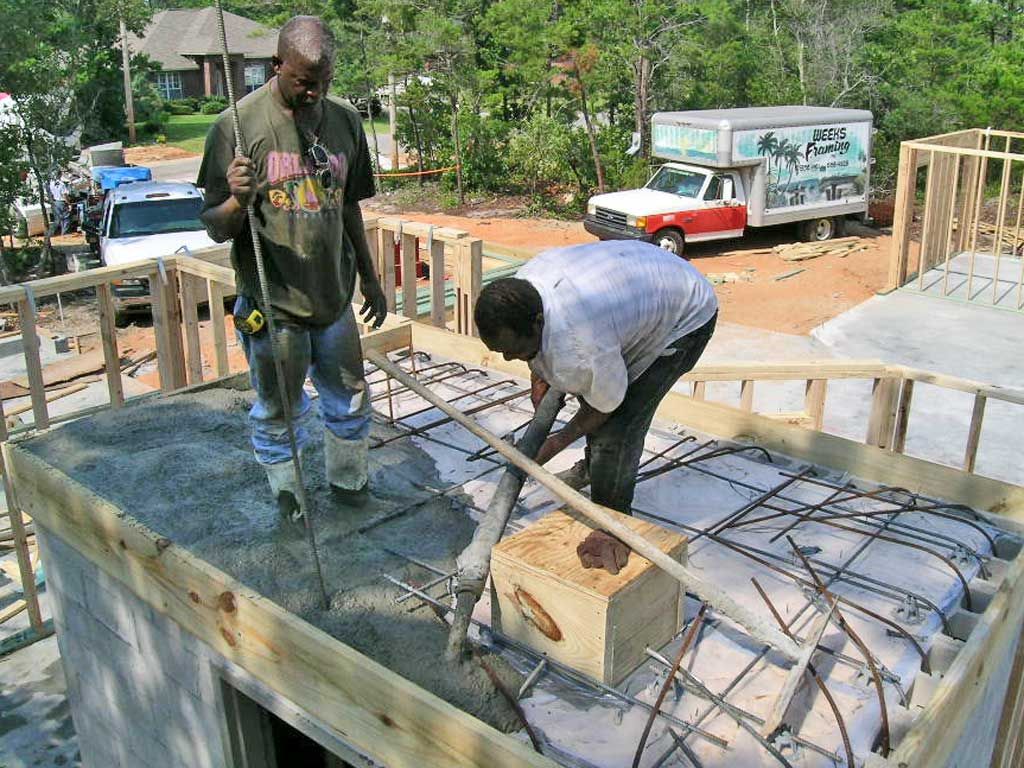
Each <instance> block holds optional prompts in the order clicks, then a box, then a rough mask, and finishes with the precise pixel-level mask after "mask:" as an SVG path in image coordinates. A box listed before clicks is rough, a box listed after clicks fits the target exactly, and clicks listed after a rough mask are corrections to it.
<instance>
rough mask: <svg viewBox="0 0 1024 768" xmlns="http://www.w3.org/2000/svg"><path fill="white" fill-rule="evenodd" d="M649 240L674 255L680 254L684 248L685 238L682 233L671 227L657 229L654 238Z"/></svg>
mask: <svg viewBox="0 0 1024 768" xmlns="http://www.w3.org/2000/svg"><path fill="white" fill-rule="evenodd" d="M651 242H653V243H654V244H655V245H656V246H658V247H659V248H663V249H665V250H666V251H668V252H669V253H674V254H675V255H676V256H682V255H683V249H684V248H686V238H685V237H683V233H682V232H680V231H679V230H678V229H672V228H671V227H666V228H665V229H659V230H658V231H657V232H655V233H654V239H653V240H652V241H651Z"/></svg>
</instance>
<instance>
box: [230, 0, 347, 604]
mask: <svg viewBox="0 0 1024 768" xmlns="http://www.w3.org/2000/svg"><path fill="white" fill-rule="evenodd" d="M216 7H217V27H218V31H219V32H220V45H221V55H222V57H223V60H224V80H225V83H226V84H227V90H228V103H229V104H230V105H231V126H232V128H234V133H235V157H246V153H245V137H244V136H243V135H242V124H241V122H240V121H239V119H238V103H237V102H236V101H235V86H234V83H233V82H232V77H231V59H230V56H229V54H228V38H227V33H226V32H225V31H224V8H223V7H222V6H221V0H216ZM245 213H246V218H247V221H248V224H249V232H250V234H251V236H252V249H253V254H254V256H255V257H256V272H257V274H258V276H259V283H260V295H261V298H262V299H263V314H264V317H265V318H266V320H267V333H268V334H270V349H271V355H272V357H273V358H274V374H275V376H276V378H277V391H278V392H279V393H280V394H281V399H282V403H281V406H282V408H281V410H282V411H283V412H284V424H285V428H286V430H287V432H288V447H289V449H290V450H291V454H292V468H293V469H294V471H295V484H296V486H297V490H298V492H299V507H300V509H301V511H302V523H303V527H304V528H305V529H306V539H307V540H308V542H309V549H310V553H311V554H312V556H313V570H314V571H315V572H316V580H317V584H318V585H319V587H320V597H321V600H322V603H323V608H324V610H327V609H328V608H330V606H331V600H330V598H329V597H328V595H327V586H326V585H325V584H324V575H323V572H322V571H321V570H320V554H319V551H318V550H317V546H316V534H315V533H314V532H313V523H312V519H311V518H312V515H313V509H312V507H311V506H310V503H309V499H308V497H307V495H306V484H305V482H304V481H303V477H302V457H301V456H300V454H299V447H298V441H297V440H296V439H295V424H294V423H293V420H292V412H291V398H290V397H289V393H288V382H287V381H286V380H285V377H284V366H283V365H282V364H281V356H280V355H279V354H278V352H279V351H280V350H279V344H278V340H277V333H276V331H275V322H274V312H273V309H272V307H271V305H270V286H269V284H268V283H267V271H266V267H265V266H264V263H263V248H262V245H261V243H260V238H259V231H258V229H257V227H256V225H257V221H256V209H255V207H254V205H253V203H252V201H250V202H249V203H248V205H246V207H245Z"/></svg>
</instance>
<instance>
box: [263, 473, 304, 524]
mask: <svg viewBox="0 0 1024 768" xmlns="http://www.w3.org/2000/svg"><path fill="white" fill-rule="evenodd" d="M263 469H264V470H265V471H266V473H267V481H268V482H269V483H270V492H271V493H272V494H273V496H274V500H275V501H277V511H278V512H279V513H280V514H281V518H282V519H284V520H287V521H288V522H290V523H301V522H302V515H303V509H302V507H301V506H300V505H299V489H298V486H297V485H296V483H295V462H293V461H291V460H288V461H282V462H280V463H278V464H264V465H263Z"/></svg>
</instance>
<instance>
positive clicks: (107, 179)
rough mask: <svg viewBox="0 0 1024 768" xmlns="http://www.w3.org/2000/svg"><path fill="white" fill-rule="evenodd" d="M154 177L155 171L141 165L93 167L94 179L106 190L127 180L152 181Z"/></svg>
mask: <svg viewBox="0 0 1024 768" xmlns="http://www.w3.org/2000/svg"><path fill="white" fill-rule="evenodd" d="M152 178H153V172H152V171H150V170H149V168H145V167H143V166H141V165H97V166H95V167H94V168H93V169H92V180H93V181H95V182H96V183H97V184H99V185H100V187H102V188H103V191H104V192H106V191H107V190H108V189H114V188H115V187H117V186H119V185H121V184H124V183H125V182H126V181H150V180H152Z"/></svg>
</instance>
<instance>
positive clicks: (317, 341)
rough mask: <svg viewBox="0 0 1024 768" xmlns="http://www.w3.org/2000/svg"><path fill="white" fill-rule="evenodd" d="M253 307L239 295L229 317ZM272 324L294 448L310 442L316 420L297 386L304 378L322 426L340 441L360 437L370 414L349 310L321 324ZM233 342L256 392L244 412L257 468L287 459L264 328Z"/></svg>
mask: <svg viewBox="0 0 1024 768" xmlns="http://www.w3.org/2000/svg"><path fill="white" fill-rule="evenodd" d="M253 306H254V304H253V302H252V300H251V299H248V298H246V297H244V296H239V297H238V299H237V300H236V301H235V314H236V315H238V314H248V313H249V311H251V308H252V307H253ZM275 326H276V331H277V339H278V350H279V354H280V355H281V356H282V364H283V368H284V378H285V387H286V390H287V392H288V394H289V399H290V401H291V402H290V408H291V414H292V419H293V425H294V427H295V439H296V442H297V443H298V447H299V450H300V451H301V450H302V449H303V447H305V446H306V445H308V444H309V443H310V441H311V440H312V434H311V430H312V429H313V427H314V426H315V422H316V417H315V414H314V413H313V403H312V399H311V398H310V396H309V394H308V393H307V392H306V391H305V389H304V388H303V384H304V383H305V381H306V375H307V374H308V375H309V378H310V379H312V381H313V386H314V387H316V391H317V393H318V394H319V403H320V417H321V419H322V420H323V423H324V426H325V428H327V429H329V430H330V431H331V432H332V433H333V434H334V435H336V436H338V437H340V438H341V439H342V440H361V439H363V438H365V437H366V436H367V435H368V434H369V432H370V416H371V412H372V411H371V406H370V392H369V388H368V387H367V384H366V379H365V377H364V374H363V355H362V350H361V348H360V345H359V330H358V328H357V327H356V320H355V315H354V313H353V312H352V307H351V306H349V307H348V308H346V310H345V312H344V313H342V315H341V317H340V318H338V319H337V320H336V321H334V322H333V323H331V324H330V325H327V326H315V325H306V324H303V323H295V322H290V321H287V320H282V319H280V318H279V317H275ZM238 338H239V342H240V343H241V345H242V349H243V350H244V351H245V357H246V359H247V360H248V361H249V379H250V381H251V382H252V387H253V389H254V390H255V391H256V403H255V404H254V405H253V407H252V409H251V410H250V411H249V425H250V427H251V428H252V447H253V450H254V451H255V453H256V458H257V460H258V461H259V462H260V463H261V464H277V463H280V462H282V461H288V460H290V459H291V457H292V455H291V448H290V446H289V444H288V430H287V426H286V425H285V419H284V410H283V405H282V398H281V397H280V396H279V394H278V387H277V374H276V373H275V371H274V357H273V350H272V345H271V343H270V334H269V332H268V331H267V329H266V328H265V327H264V329H263V330H262V331H261V332H259V333H257V334H255V335H251V334H243V333H239V334H238Z"/></svg>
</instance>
